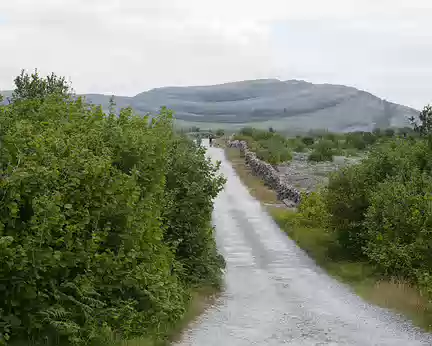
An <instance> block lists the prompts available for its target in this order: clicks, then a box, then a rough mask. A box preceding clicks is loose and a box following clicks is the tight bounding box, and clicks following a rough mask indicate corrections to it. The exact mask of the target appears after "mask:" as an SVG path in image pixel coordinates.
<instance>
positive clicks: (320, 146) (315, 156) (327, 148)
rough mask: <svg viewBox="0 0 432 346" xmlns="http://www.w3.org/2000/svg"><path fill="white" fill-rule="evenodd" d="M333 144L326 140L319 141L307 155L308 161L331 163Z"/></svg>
mask: <svg viewBox="0 0 432 346" xmlns="http://www.w3.org/2000/svg"><path fill="white" fill-rule="evenodd" d="M334 153H335V151H334V142H333V141H331V140H328V139H321V140H320V141H318V142H317V143H316V144H315V147H314V149H313V151H312V152H311V153H310V155H309V161H316V162H319V161H332V160H333V155H334Z"/></svg>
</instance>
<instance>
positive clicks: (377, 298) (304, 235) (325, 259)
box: [225, 148, 432, 331]
mask: <svg viewBox="0 0 432 346" xmlns="http://www.w3.org/2000/svg"><path fill="white" fill-rule="evenodd" d="M225 152H226V157H227V159H228V160H229V161H231V163H232V165H233V167H234V169H235V170H236V172H237V174H238V175H239V177H240V179H241V180H242V181H243V183H244V184H245V185H246V186H247V187H248V188H249V190H250V192H251V194H252V195H253V196H254V197H255V198H257V199H258V200H260V201H261V202H264V204H265V205H266V206H267V210H268V211H269V213H270V214H271V215H272V217H273V218H274V219H275V221H276V222H277V223H278V225H279V226H280V228H281V229H282V230H283V231H284V232H286V233H287V235H288V236H289V237H290V238H291V239H293V240H294V241H295V242H296V243H297V244H298V245H299V246H300V247H301V248H302V249H303V250H304V251H305V252H306V253H307V254H308V255H309V256H310V257H311V258H313V259H314V260H315V262H316V263H317V264H318V265H319V266H321V267H322V268H324V269H325V270H326V271H327V272H328V273H329V275H331V276H333V277H334V278H336V279H337V280H339V281H341V282H343V283H345V284H348V285H349V286H350V287H351V288H352V289H353V291H354V292H355V293H357V294H358V295H359V296H361V297H362V298H364V299H365V300H367V301H369V302H371V303H373V304H375V305H378V306H381V307H383V308H388V309H391V310H393V311H395V312H396V313H400V314H402V315H405V316H407V317H408V318H409V319H411V320H412V321H413V322H414V323H415V324H416V325H418V326H419V327H422V328H423V329H425V330H427V331H432V304H431V303H430V302H429V300H428V299H427V297H426V296H424V295H423V294H422V292H421V291H420V290H419V289H418V288H417V287H415V286H412V285H411V284H409V283H408V282H406V281H403V280H398V279H389V278H384V277H382V276H379V275H377V274H376V272H375V270H374V267H373V266H372V265H371V264H369V263H364V262H352V261H351V262H350V261H344V260H341V259H340V258H338V256H335V255H333V254H334V253H335V251H334V249H335V247H336V241H335V239H334V237H333V235H332V234H331V233H329V232H326V231H325V230H323V229H320V228H319V227H316V226H315V223H314V221H313V220H308V219H307V218H305V217H304V216H303V215H302V214H300V213H299V212H296V211H293V210H289V209H287V208H277V207H274V206H272V205H268V203H276V202H275V199H276V194H275V193H274V192H273V191H271V190H269V189H268V188H267V187H266V186H264V184H263V182H262V181H261V180H260V179H259V178H257V177H255V176H253V175H252V173H251V172H250V170H249V169H248V168H247V166H246V164H245V162H244V160H243V158H241V157H240V153H239V150H238V149H231V148H227V149H226V151H225Z"/></svg>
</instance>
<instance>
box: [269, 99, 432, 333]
mask: <svg viewBox="0 0 432 346" xmlns="http://www.w3.org/2000/svg"><path fill="white" fill-rule="evenodd" d="M431 119H432V108H430V107H426V108H425V110H424V111H423V112H422V113H421V116H420V119H418V120H417V125H416V131H417V132H418V134H419V136H409V137H406V136H403V137H402V136H397V137H391V136H393V134H390V133H389V132H387V133H385V136H387V137H389V138H390V139H389V140H386V141H382V142H381V143H379V144H378V145H377V146H376V147H374V148H373V149H372V150H371V151H370V153H369V155H368V156H367V158H365V159H364V160H362V161H361V163H359V164H357V165H354V166H348V167H345V168H343V169H342V170H341V171H339V172H336V173H333V174H332V175H331V176H330V181H329V184H328V186H327V187H326V188H324V189H322V190H321V191H319V192H318V193H314V194H312V195H311V196H310V197H307V198H306V197H305V198H304V199H303V202H302V204H301V206H300V212H299V214H296V215H292V214H287V213H284V212H282V214H281V215H277V213H276V218H277V219H278V220H279V221H280V222H281V224H282V225H283V227H284V228H285V229H294V231H289V232H293V233H292V234H293V235H294V238H295V239H296V238H298V239H296V240H297V241H299V243H300V245H302V247H304V248H306V249H307V250H308V251H310V253H311V254H312V255H313V257H314V258H316V259H317V260H318V262H320V263H321V264H323V265H324V266H326V267H329V266H330V267H331V264H332V263H339V265H337V268H338V273H337V275H338V276H342V277H343V278H344V275H345V274H344V273H341V272H340V269H341V268H342V267H343V266H345V264H343V265H342V267H341V265H340V263H351V264H350V266H357V267H358V268H362V269H361V270H362V272H364V270H367V275H366V277H369V278H370V279H372V280H375V281H377V280H385V281H386V282H395V283H399V286H400V285H401V284H400V283H403V286H404V287H410V291H411V292H412V291H415V292H417V296H418V297H420V298H419V299H421V301H422V304H421V308H420V310H421V314H422V316H423V317H422V318H421V319H422V322H421V324H422V325H423V326H425V325H427V326H428V327H430V325H431V323H432V307H431V304H430V301H431V299H432V276H431V273H432V255H431V253H432V245H431V244H432V235H431V232H430V230H431V228H432V208H431V206H432V194H431V191H432V178H431V173H432V163H431V162H432V133H431V131H430V125H429V124H430V123H432V120H431ZM292 220H295V222H294V221H292ZM293 222H294V223H293ZM287 223H290V224H289V225H288V226H287V225H286V224H287ZM305 227H306V229H307V230H306V231H305V230H304V229H303V228H305ZM299 228H300V229H303V231H302V232H300V231H299V232H296V231H295V229H299ZM300 233H301V234H300ZM311 242H312V243H311ZM330 270H331V268H330ZM361 277H365V275H363V274H362V275H361ZM378 278H379V279H378ZM345 279H347V278H345ZM348 281H349V280H348ZM392 304H393V303H392ZM393 305H395V304H393ZM392 307H393V306H392ZM403 309H405V310H407V311H405V312H406V313H408V314H410V315H411V317H414V318H417V317H418V316H416V314H415V311H414V310H413V308H410V307H404V308H403Z"/></svg>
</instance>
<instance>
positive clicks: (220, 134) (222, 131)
mask: <svg viewBox="0 0 432 346" xmlns="http://www.w3.org/2000/svg"><path fill="white" fill-rule="evenodd" d="M224 134H225V130H224V129H218V130H217V131H216V136H218V137H222V136H223V135H224Z"/></svg>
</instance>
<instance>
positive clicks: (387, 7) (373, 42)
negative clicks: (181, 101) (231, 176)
mask: <svg viewBox="0 0 432 346" xmlns="http://www.w3.org/2000/svg"><path fill="white" fill-rule="evenodd" d="M431 16H432V4H431V3H430V2H428V1H424V0H411V1H409V0H392V1H390V0H380V1H379V2H377V1H372V0H363V1H360V0H329V1H325V2H323V1H319V0H304V1H302V2H299V1H292V0H268V1H266V2H262V1H255V0H253V1H251V0H249V1H246V0H236V1H233V0H219V1H217V2H216V1H212V2H209V1H202V0H184V1H175V0H159V1H150V0H144V1H138V0H106V1H102V0H96V1H95V0H92V1H89V0H86V1H85V0H68V1H66V0H65V1H61V2H60V1H53V0H37V1H35V0H16V1H14V2H2V3H0V47H2V57H1V60H2V63H1V64H0V89H2V88H3V89H5V88H10V87H11V86H12V80H13V77H14V76H15V75H16V74H17V73H18V72H19V70H20V69H21V68H27V69H33V68H34V67H38V68H40V70H41V71H42V72H46V73H48V72H50V71H51V70H54V71H56V72H57V73H59V74H62V75H66V76H67V77H70V78H71V80H72V81H73V84H74V86H75V89H76V90H77V91H79V92H106V93H116V94H129V95H130V94H135V93H138V92H140V91H143V90H146V89H149V88H153V87H159V86H165V85H196V84H214V83H220V82H225V81H233V80H239V79H254V78H271V77H279V78H281V79H290V78H306V79H309V80H310V81H312V82H332V83H340V84H349V85H353V86H356V87H360V88H363V89H367V90H370V91H372V92H375V93H377V94H378V95H379V96H383V97H386V98H388V99H390V100H393V101H396V102H401V103H405V104H408V105H411V106H415V107H421V106H422V105H423V104H425V103H427V102H430V101H432V91H431V90H430V88H429V87H428V86H429V85H430V83H429V81H430V80H431V79H432V71H431V69H432V59H431V57H432V48H431V46H430V44H429V42H432V27H430V25H429V18H430V17H431ZM1 18H5V20H3V21H2V20H1ZM281 27H282V28H284V27H285V28H288V29H287V30H282V32H280V30H279V29H280V28H281ZM278 30H279V32H278Z"/></svg>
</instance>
